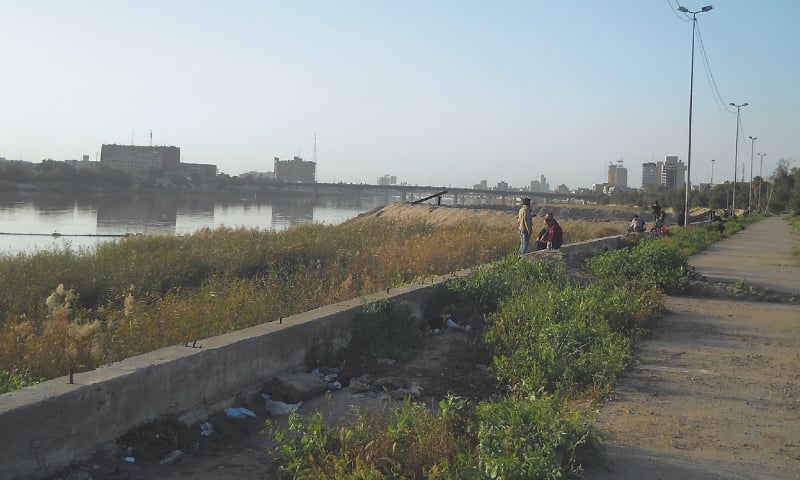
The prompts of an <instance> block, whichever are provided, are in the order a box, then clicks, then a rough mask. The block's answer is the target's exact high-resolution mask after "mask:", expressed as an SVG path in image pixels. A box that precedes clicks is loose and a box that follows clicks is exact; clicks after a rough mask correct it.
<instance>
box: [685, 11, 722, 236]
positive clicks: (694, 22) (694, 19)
mask: <svg viewBox="0 0 800 480" xmlns="http://www.w3.org/2000/svg"><path fill="white" fill-rule="evenodd" d="M712 8H714V7H712V6H711V5H706V6H705V7H703V8H702V9H700V10H698V11H696V12H692V11H690V10H689V9H687V8H686V7H684V6H679V7H678V11H679V12H683V13H688V14H690V15H691V16H692V66H691V69H690V70H689V154H688V156H687V157H686V201H685V206H684V209H683V211H684V215H683V226H684V227H688V226H689V194H690V192H691V190H692V96H693V93H694V39H695V37H696V36H697V34H696V33H695V32H696V31H697V14H698V13H703V12H708V11H711V9H712Z"/></svg>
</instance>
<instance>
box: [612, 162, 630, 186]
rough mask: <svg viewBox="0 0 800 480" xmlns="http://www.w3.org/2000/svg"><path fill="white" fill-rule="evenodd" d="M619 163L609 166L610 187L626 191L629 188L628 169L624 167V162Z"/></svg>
mask: <svg viewBox="0 0 800 480" xmlns="http://www.w3.org/2000/svg"><path fill="white" fill-rule="evenodd" d="M617 163H618V165H614V164H613V163H612V164H611V165H609V166H608V185H610V186H613V187H615V189H620V190H625V189H626V188H628V169H627V168H625V167H623V166H622V160H617Z"/></svg>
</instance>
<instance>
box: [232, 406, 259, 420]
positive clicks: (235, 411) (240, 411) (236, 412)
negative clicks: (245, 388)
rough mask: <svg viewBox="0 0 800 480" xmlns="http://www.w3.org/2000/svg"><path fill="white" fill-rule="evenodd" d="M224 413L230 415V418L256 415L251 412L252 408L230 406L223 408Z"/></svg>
mask: <svg viewBox="0 0 800 480" xmlns="http://www.w3.org/2000/svg"><path fill="white" fill-rule="evenodd" d="M225 415H227V416H229V417H232V418H244V417H253V418H255V417H256V414H255V413H253V411H252V410H248V409H246V408H244V407H235V408H234V407H231V408H226V409H225Z"/></svg>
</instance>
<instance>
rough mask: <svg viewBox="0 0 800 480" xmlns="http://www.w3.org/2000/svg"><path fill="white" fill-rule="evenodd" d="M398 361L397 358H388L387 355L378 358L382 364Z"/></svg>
mask: <svg viewBox="0 0 800 480" xmlns="http://www.w3.org/2000/svg"><path fill="white" fill-rule="evenodd" d="M396 361H397V360H395V359H393V358H386V357H380V358H379V359H378V363H380V364H381V365H392V364H394V363H395V362H396Z"/></svg>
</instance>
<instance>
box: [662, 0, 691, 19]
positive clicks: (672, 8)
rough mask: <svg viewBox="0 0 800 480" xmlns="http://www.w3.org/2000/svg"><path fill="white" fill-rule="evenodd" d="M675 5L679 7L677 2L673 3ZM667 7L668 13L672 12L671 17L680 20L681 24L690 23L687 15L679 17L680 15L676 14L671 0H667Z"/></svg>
mask: <svg viewBox="0 0 800 480" xmlns="http://www.w3.org/2000/svg"><path fill="white" fill-rule="evenodd" d="M675 4H676V5H678V7H680V6H681V4H680V3H678V1H677V0H676V1H675ZM667 5H669V10H670V12H672V14H673V15H675V16H676V17H678V20H680V21H682V22H691V21H692V19H691V18H689V15H686V14H685V13H684V14H683V15H681V14H680V13H678V7H675V6H673V5H672V0H667Z"/></svg>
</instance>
